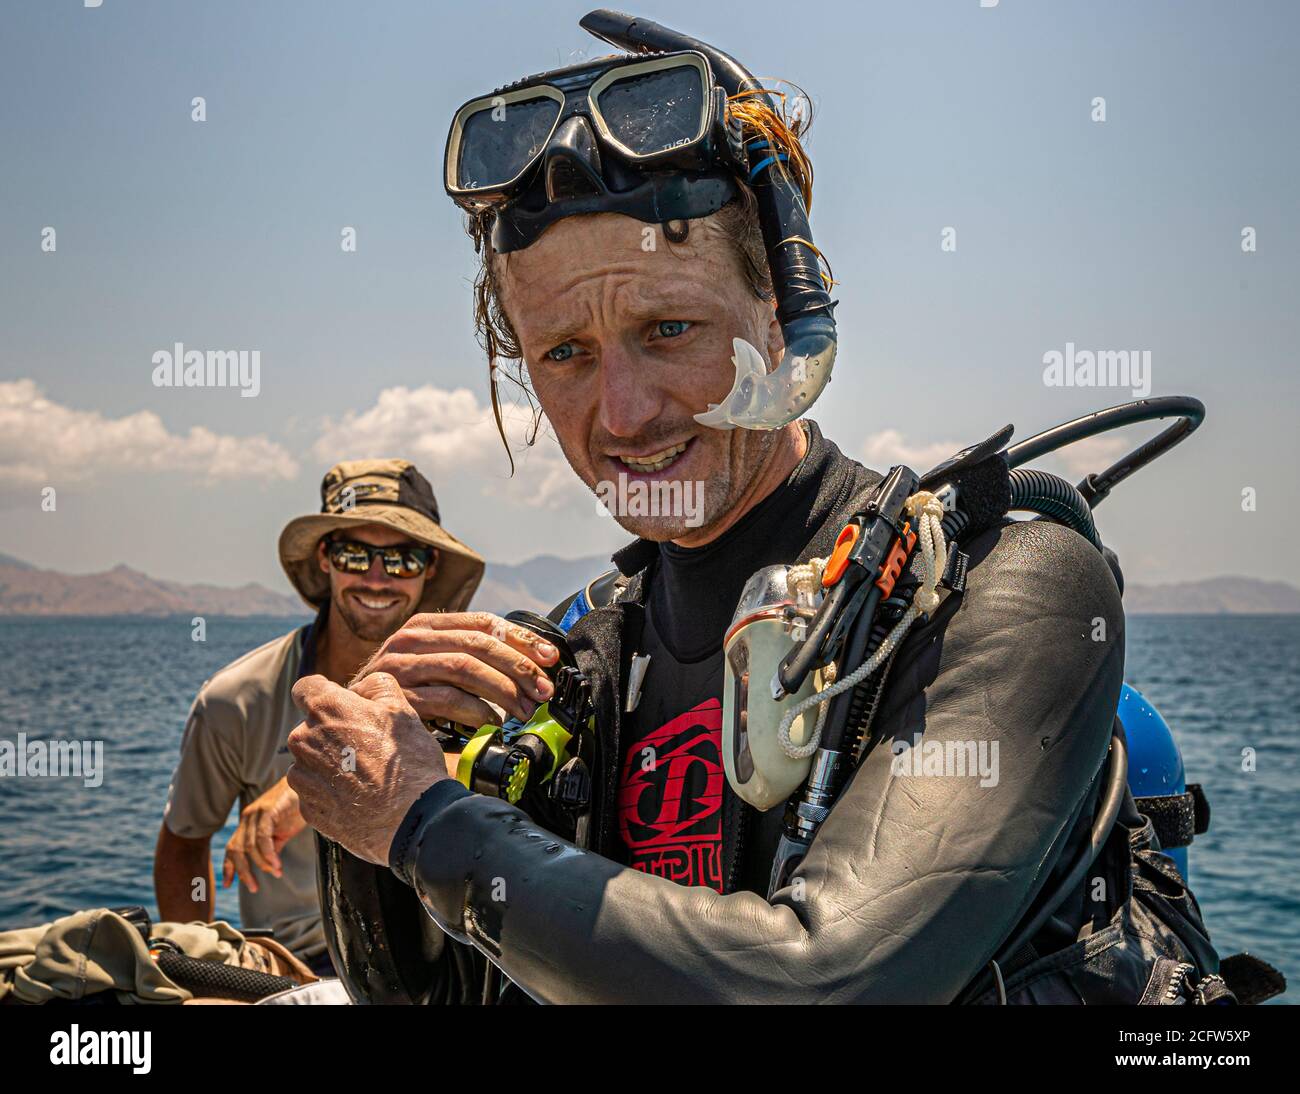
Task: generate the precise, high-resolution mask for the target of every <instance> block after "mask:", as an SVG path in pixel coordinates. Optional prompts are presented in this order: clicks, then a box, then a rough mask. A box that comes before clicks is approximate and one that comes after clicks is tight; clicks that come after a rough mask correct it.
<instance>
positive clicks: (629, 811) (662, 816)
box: [618, 699, 724, 892]
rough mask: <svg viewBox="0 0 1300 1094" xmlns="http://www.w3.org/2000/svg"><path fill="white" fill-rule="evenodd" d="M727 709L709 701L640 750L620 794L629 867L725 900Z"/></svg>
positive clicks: (633, 754) (629, 762)
mask: <svg viewBox="0 0 1300 1094" xmlns="http://www.w3.org/2000/svg"><path fill="white" fill-rule="evenodd" d="M723 778H724V772H723V767H722V704H721V703H720V702H719V701H718V700H717V699H706V700H705V701H704V702H702V703H700V704H699V706H696V707H693V708H691V709H690V710H688V711H686V713H685V714H679V715H678V716H677V717H676V718H673V719H672V720H671V721H668V722H665V723H664V724H663V725H662V726H660V727H659V728H658V729H656V730H653V731H652V732H650V733H648V734H647V735H646V736H644V737H642V738H641V739H640V740H639V741H637V742H636V743H635V744H633V745H632V746H631V747H630V748H629V749H628V751H627V756H626V757H625V758H624V761H623V772H622V778H621V779H620V782H619V793H618V825H619V834H620V835H621V836H622V838H623V842H624V844H626V846H627V848H628V850H629V851H630V852H631V856H630V865H631V866H632V867H634V868H635V869H637V870H643V871H645V872H646V873H648V874H658V875H659V876H660V877H666V878H669V879H670V880H672V881H675V882H677V883H679V884H681V885H708V886H709V887H710V888H713V889H716V890H717V891H718V892H722V785H723Z"/></svg>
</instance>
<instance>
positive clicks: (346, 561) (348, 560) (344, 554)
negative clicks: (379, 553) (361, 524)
mask: <svg viewBox="0 0 1300 1094" xmlns="http://www.w3.org/2000/svg"><path fill="white" fill-rule="evenodd" d="M330 560H331V561H332V562H333V563H334V565H335V566H337V567H338V568H339V569H341V570H348V571H351V572H352V573H360V574H363V573H365V572H366V571H367V570H368V569H370V552H369V551H367V550H365V549H364V548H362V547H357V546H356V545H355V544H351V543H336V544H335V545H334V546H333V547H331V548H330Z"/></svg>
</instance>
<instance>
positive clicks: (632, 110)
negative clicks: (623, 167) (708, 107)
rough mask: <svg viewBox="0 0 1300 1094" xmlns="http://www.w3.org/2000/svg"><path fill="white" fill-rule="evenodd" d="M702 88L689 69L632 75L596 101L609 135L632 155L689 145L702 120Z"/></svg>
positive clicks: (695, 70)
mask: <svg viewBox="0 0 1300 1094" xmlns="http://www.w3.org/2000/svg"><path fill="white" fill-rule="evenodd" d="M704 105H705V103H704V84H703V82H702V80H701V77H700V70H699V69H698V68H696V67H695V66H694V65H678V66H676V67H674V68H663V69H658V70H656V71H653V72H638V73H636V74H634V75H631V76H626V77H624V78H623V79H620V80H615V81H613V82H612V83H610V84H609V85H608V86H607V87H605V88H604V89H603V90H602V91H601V92H600V94H599V96H598V97H597V99H596V106H597V108H598V109H599V110H600V115H601V117H602V118H603V119H604V121H605V125H606V127H607V128H608V129H609V132H610V135H611V136H612V137H613V138H614V139H615V140H616V141H618V143H619V144H621V145H622V146H623V147H624V148H625V149H626V150H627V151H628V152H630V153H632V154H633V155H636V156H652V155H654V154H655V153H656V152H664V151H667V150H668V149H670V148H677V147H679V146H681V145H683V144H689V143H690V142H691V141H692V140H694V139H695V137H696V136H698V135H699V132H700V129H701V127H702V125H703V122H704Z"/></svg>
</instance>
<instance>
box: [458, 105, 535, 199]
mask: <svg viewBox="0 0 1300 1094" xmlns="http://www.w3.org/2000/svg"><path fill="white" fill-rule="evenodd" d="M559 114H560V104H559V103H558V102H556V101H555V100H554V99H551V98H548V97H547V96H545V95H540V96H538V97H537V98H534V99H522V100H519V101H517V102H502V103H498V104H496V105H495V106H493V105H484V107H483V109H482V110H479V111H477V112H475V113H473V114H471V115H470V116H469V117H468V118H466V119H465V120H464V122H463V123H462V124H461V137H460V155H459V161H458V162H457V164H456V185H457V186H459V187H460V188H461V189H462V190H482V189H486V188H490V187H494V186H504V185H505V184H506V183H508V182H510V181H511V180H512V179H513V178H515V176H517V175H518V174H519V173H520V172H521V171H523V169H524V168H525V167H527V166H528V164H529V162H530V161H531V160H532V159H533V157H535V156H536V155H537V153H538V152H540V151H541V150H542V145H543V144H544V143H545V142H546V138H547V137H549V136H550V135H551V130H552V128H554V126H555V119H556V118H557V117H559Z"/></svg>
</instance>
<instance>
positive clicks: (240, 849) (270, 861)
mask: <svg viewBox="0 0 1300 1094" xmlns="http://www.w3.org/2000/svg"><path fill="white" fill-rule="evenodd" d="M306 827H307V822H306V821H305V820H303V819H302V813H300V812H299V811H298V795H297V794H295V793H294V792H293V789H292V788H291V787H290V786H289V784H288V782H287V781H286V780H284V779H281V780H280V781H279V782H278V783H276V784H275V785H274V786H273V787H271V789H270V790H268V791H267V792H266V793H265V794H263V795H262V796H261V797H259V798H257V799H256V800H254V801H253V802H252V803H251V804H250V805H249V806H248V808H246V809H245V810H244V811H243V812H242V813H240V815H239V827H237V828H236V829H235V832H234V835H232V836H231V837H230V840H229V842H228V843H227V844H226V859H225V862H224V863H223V864H222V867H221V884H222V885H224V886H225V887H226V888H227V889H228V888H230V885H231V883H232V882H233V881H234V880H235V875H236V874H238V875H239V877H240V879H241V880H242V881H243V883H244V885H246V886H247V887H248V891H249V892H250V893H255V892H257V874H256V871H254V870H252V869H251V868H250V866H249V863H250V862H251V863H252V865H253V866H256V867H257V869H258V870H265V871H266V872H267V873H268V874H270V875H271V876H272V877H283V876H284V870H283V867H282V866H281V864H280V849H281V848H282V847H283V846H284V845H285V844H286V843H288V842H289V841H290V840H291V839H293V837H294V836H296V835H297V834H298V833H299V832H301V831H302V830H303V829H304V828H306Z"/></svg>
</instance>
